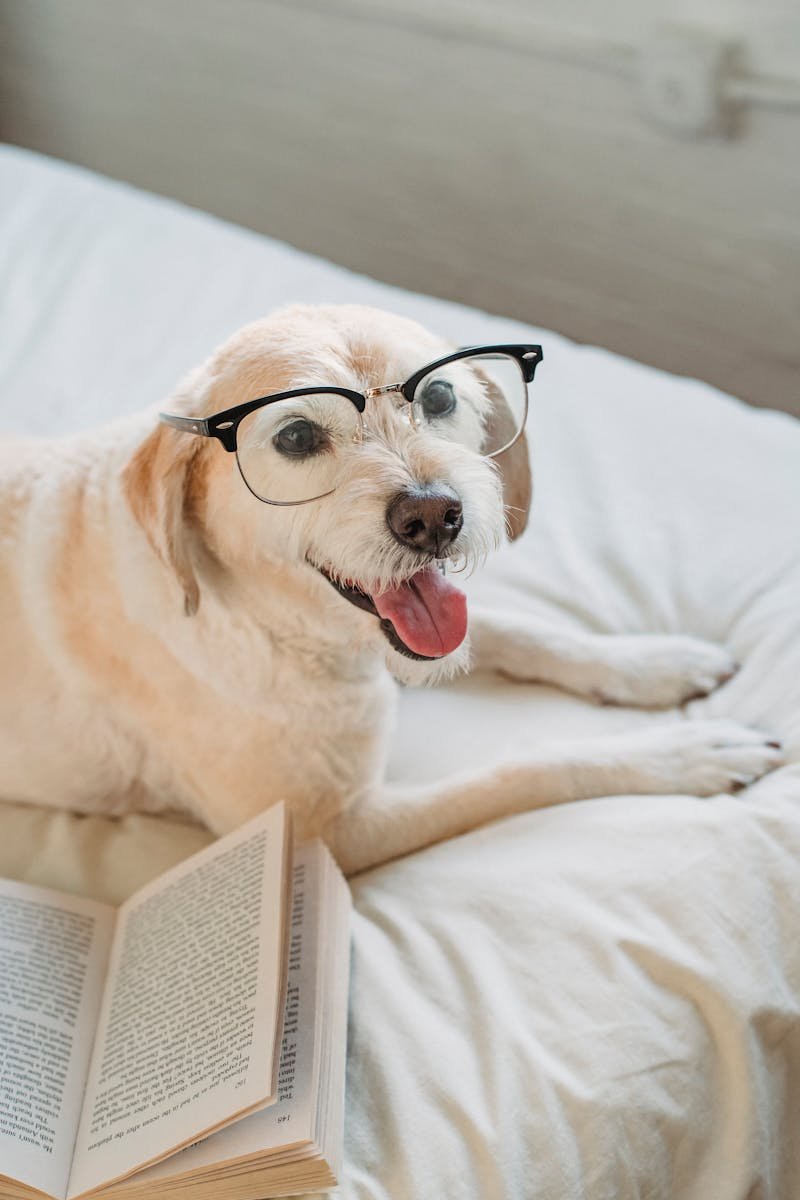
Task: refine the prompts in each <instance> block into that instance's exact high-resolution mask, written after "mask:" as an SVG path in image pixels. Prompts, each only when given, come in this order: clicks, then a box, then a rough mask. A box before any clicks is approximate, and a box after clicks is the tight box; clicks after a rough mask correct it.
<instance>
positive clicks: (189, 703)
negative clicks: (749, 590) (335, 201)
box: [0, 307, 780, 871]
mask: <svg viewBox="0 0 800 1200" xmlns="http://www.w3.org/2000/svg"><path fill="white" fill-rule="evenodd" d="M450 349H451V348H450V347H448V346H447V345H446V344H444V343H443V342H442V340H441V339H440V338H438V337H435V336H433V335H432V334H430V333H428V332H426V331H425V330H424V329H422V328H420V327H419V326H417V325H416V324H414V323H412V322H410V321H407V320H403V319H400V318H398V317H394V316H390V315H388V314H386V313H381V312H376V311H372V310H368V309H362V308H354V307H341V308H293V309H289V310H286V311H283V312H280V313H278V314H276V315H274V316H273V317H271V318H269V319H267V320H264V321H260V322H257V323H256V324H254V325H251V326H248V327H247V328H245V329H243V330H242V331H240V332H239V333H238V334H236V335H235V336H234V337H233V338H231V339H230V341H229V342H227V343H226V344H225V345H224V346H223V347H222V348H221V349H220V350H218V351H217V352H216V353H215V354H214V355H213V356H212V357H211V358H210V359H209V361H208V362H207V363H206V364H205V365H203V366H202V367H200V368H199V369H197V370H196V371H194V372H193V373H192V374H191V375H190V376H189V378H188V379H186V380H185V381H184V383H183V384H182V386H181V387H180V388H179V389H178V390H177V392H176V393H175V394H174V395H173V396H172V397H171V399H170V401H169V405H168V407H169V409H170V411H171V412H172V413H174V414H178V416H179V417H180V416H181V415H183V417H184V418H191V419H194V420H184V422H183V424H184V426H185V430H180V429H176V428H174V427H169V426H167V425H165V424H160V423H158V421H157V419H156V417H155V415H154V414H152V413H150V414H146V415H144V416H140V417H138V418H137V419H135V420H127V421H124V422H121V423H119V424H117V425H114V426H113V427H110V428H107V429H105V430H103V431H101V432H98V433H92V434H88V435H81V436H78V437H73V438H66V439H61V440H57V441H55V440H54V441H52V442H47V443H35V444H34V443H13V444H4V445H2V447H0V797H2V798H5V799H9V800H15V801H30V802H33V803H37V804H46V805H55V806H58V807H63V808H70V809H77V810H80V811H83V812H104V813H120V812H123V811H126V810H130V809H140V810H147V811H151V812H154V811H161V810H165V809H175V808H179V809H182V810H185V811H187V812H189V813H191V814H193V815H194V816H196V817H198V818H199V819H200V820H202V821H204V822H206V823H207V824H208V825H209V826H210V828H211V829H213V830H215V831H217V832H223V831H225V830H227V829H230V828H232V827H233V826H235V825H237V824H239V823H240V822H242V821H244V820H245V819H247V818H248V817H250V816H252V815H253V814H255V813H256V812H258V811H259V810H261V809H263V808H264V807H266V806H267V805H269V804H270V803H272V802H273V801H275V800H277V799H279V798H281V797H283V798H286V799H287V800H288V801H289V802H290V803H291V807H292V810H293V813H294V820H295V826H296V829H297V831H298V833H299V835H300V836H307V835H310V834H321V835H322V836H323V837H324V838H326V839H327V840H328V842H329V843H330V844H331V846H332V848H333V849H334V851H335V853H336V855H337V856H338V858H339V860H340V862H341V863H342V865H343V866H344V868H345V869H346V870H348V871H356V870H360V869H363V868H365V867H368V866H370V865H372V864H374V863H378V862H380V861H383V860H385V859H389V858H391V857H394V856H396V855H401V854H405V853H407V852H409V851H412V850H415V849H417V848H419V847H421V846H424V845H426V844H429V843H431V842H434V841H437V840H439V839H442V838H447V837H451V836H453V835H456V834H459V833H461V832H463V831H465V830H467V829H470V828H472V827H473V826H476V825H478V824H480V823H481V822H485V821H489V820H492V819H494V818H497V817H502V816H504V815H506V814H510V813H514V812H519V811H521V810H524V809H527V808H532V807H536V806H541V805H548V804H558V803H562V802H564V801H568V800H575V799H579V798H582V797H590V796H599V795H607V794H611V793H619V792H625V793H630V792H633V793H641V792H683V793H686V792H688V793H694V794H698V795H707V794H710V793H715V792H718V791H723V790H730V789H732V788H734V787H735V786H737V785H742V784H746V783H748V782H750V781H752V780H753V779H755V778H757V777H758V776H760V775H761V774H763V773H764V772H765V771H767V770H769V769H770V768H772V767H773V766H775V765H776V764H777V763H778V762H779V760H780V754H779V747H778V745H777V743H775V742H772V741H771V740H770V739H769V738H768V737H767V736H765V735H763V734H761V733H757V732H754V731H753V730H750V729H747V728H745V727H743V726H740V725H738V724H735V723H733V722H718V721H714V722H690V721H686V722H681V723H679V724H676V725H675V726H670V727H669V728H663V727H656V728H654V729H653V730H652V731H651V730H646V731H644V732H640V731H637V732H632V733H630V734H628V735H625V736H615V737H607V738H602V739H598V740H584V741H575V742H568V741H565V742H564V743H562V744H559V745H557V746H555V745H554V746H552V747H551V748H549V749H547V750H536V751H533V752H531V753H530V754H529V755H528V756H526V757H524V758H520V759H518V760H517V761H514V762H509V763H507V764H505V765H504V766H503V767H502V768H500V769H497V770H493V771H491V772H488V771H487V772H482V773H477V774H476V773H471V774H462V775H461V776H460V777H454V778H452V779H451V780H449V781H447V782H444V783H437V784H434V785H431V786H426V787H422V786H418V787H402V788H392V787H388V786H386V785H385V784H384V782H383V770H384V756H385V752H386V743H387V736H388V729H389V724H390V719H391V711H392V705H393V691H394V684H393V682H392V678H391V677H392V676H395V677H397V678H399V679H401V680H403V681H406V682H411V683H420V682H430V681H435V680H437V679H441V678H442V677H443V676H446V675H449V674H452V673H453V672H455V671H460V670H463V669H464V668H466V667H467V665H468V663H469V660H470V647H471V658H472V661H473V662H474V661H479V662H480V665H481V666H489V667H492V668H495V669H497V670H501V671H504V672H506V673H507V674H510V675H513V676H515V677H517V678H519V679H524V680H540V681H545V682H547V683H550V684H555V685H558V686H560V687H563V688H567V689H570V690H571V691H574V692H578V693H581V694H585V695H587V696H592V697H594V698H603V699H605V700H609V701H612V702H614V701H616V702H619V703H624V704H639V705H646V706H668V705H675V704H679V703H681V702H682V701H684V700H685V699H687V698H688V697H689V696H691V695H695V694H698V693H702V692H707V691H710V690H711V689H713V688H714V687H716V686H717V685H718V684H719V683H721V682H723V681H724V680H725V679H727V678H729V677H730V675H731V674H732V673H733V671H734V669H735V666H734V664H733V662H732V661H731V658H730V655H729V654H728V652H727V651H726V650H724V649H722V648H720V647H718V646H713V645H709V644H707V643H704V642H701V641H697V640H694V639H691V638H684V637H675V638H672V637H662V636H652V637H649V636H635V637H624V638H610V637H601V636H595V635H591V634H584V635H576V634H574V633H569V632H565V631H563V630H558V629H556V628H554V627H550V626H547V627H545V626H544V625H541V624H539V623H538V622H537V621H535V620H534V619H533V618H531V617H528V616H527V615H526V614H524V613H515V614H511V615H503V614H498V613H480V612H473V613H472V614H471V615H470V623H469V625H470V635H469V637H465V636H464V632H465V619H466V618H465V604H464V601H463V597H462V594H461V593H460V592H459V590H458V589H457V588H455V587H454V586H453V584H452V583H451V582H450V579H449V577H447V576H441V575H440V574H439V573H438V572H437V571H436V569H435V566H434V565H433V562H434V559H436V558H439V559H445V560H446V559H450V560H452V561H453V562H454V563H455V562H459V563H465V564H467V565H470V566H472V565H475V564H476V563H478V562H479V561H481V560H482V559H483V558H484V557H485V555H486V554H487V553H488V551H489V550H490V549H491V548H492V547H493V546H495V545H496V544H498V543H499V541H500V539H501V538H502V536H503V532H504V522H505V518H506V516H508V518H509V528H510V532H511V534H512V535H513V536H515V535H516V534H517V533H518V532H519V531H520V530H521V529H522V528H523V527H524V524H525V519H526V515H527V506H528V501H529V498H530V475H529V468H528V458H527V453H526V451H525V447H524V440H520V441H518V442H517V443H516V445H514V446H513V447H512V448H511V449H509V450H507V451H506V452H505V453H504V454H503V455H501V456H500V457H499V459H497V460H490V459H487V458H485V457H482V456H481V449H482V447H481V444H480V442H481V437H482V436H483V435H484V433H485V432H486V428H487V427H488V422H489V421H490V420H491V421H497V420H500V419H502V416H503V414H502V412H501V411H500V409H499V408H498V409H497V411H494V412H493V414H492V415H491V416H487V414H486V413H482V412H481V411H480V403H481V402H480V401H476V402H475V403H476V405H477V409H476V411H477V412H478V417H479V420H477V424H476V425H475V428H474V430H473V431H472V432H471V433H470V432H469V430H467V431H466V433H464V435H463V436H462V437H461V438H460V439H459V440H458V441H457V442H454V441H452V440H448V438H447V437H446V436H441V431H438V432H437V429H436V428H434V427H433V426H432V427H431V428H421V427H419V425H416V426H415V425H414V424H413V422H410V421H409V420H408V417H407V413H406V411H405V410H406V409H407V408H408V405H407V404H405V402H404V401H403V397H402V396H401V395H400V394H399V393H398V392H397V390H396V389H394V390H393V389H392V388H391V387H390V385H394V384H396V383H397V382H398V381H401V380H405V379H406V378H407V377H408V376H409V375H410V374H411V373H413V372H414V371H415V370H417V369H418V368H420V367H421V366H422V365H423V364H425V363H427V362H430V361H432V360H435V359H437V358H440V357H442V356H444V355H447V354H448V353H449V352H450ZM323 385H333V386H337V387H339V388H343V389H354V390H355V391H357V392H361V393H365V394H366V397H367V403H366V406H365V408H364V412H363V419H362V427H361V432H360V436H359V437H358V438H355V437H354V438H351V439H349V441H348V442H347V445H346V446H345V448H344V450H343V451H341V452H340V455H339V459H338V460H337V462H338V466H337V472H338V473H337V476H336V482H335V490H332V491H330V494H327V495H325V496H324V497H323V498H321V499H314V500H313V502H311V503H304V504H294V505H287V504H285V503H284V504H282V505H276V504H271V503H261V501H260V500H259V499H257V498H255V497H254V495H252V494H251V491H250V490H248V486H249V485H251V484H252V477H251V478H250V480H249V484H248V486H246V485H245V482H244V481H243V478H242V476H241V475H240V472H239V470H237V461H236V456H235V455H234V454H229V453H226V452H225V449H224V447H223V446H221V445H219V444H218V442H217V441H216V440H215V439H214V438H212V437H202V436H195V433H196V432H198V431H199V432H202V428H199V424H198V423H200V424H201V419H202V418H207V417H208V416H209V415H211V414H218V413H221V412H223V411H224V410H227V409H230V408H232V407H234V406H237V405H241V404H243V403H245V402H247V401H249V400H252V399H254V398H258V397H262V396H266V395H268V394H273V393H276V392H280V391H285V390H288V389H292V388H301V387H304V386H309V387H311V386H317V387H322V386H323ZM451 400H452V398H451ZM451 400H448V403H450V404H451V407H452V403H451ZM441 407H442V403H441V397H440V408H441ZM178 424H180V421H179V422H178ZM434 424H435V422H434ZM301 434H302V430H301ZM287 436H288V437H290V438H291V437H294V438H295V441H296V442H297V437H298V435H297V428H293V430H291V431H290V433H289V435H287ZM303 436H306V435H305V434H303ZM281 437H283V438H284V441H285V440H286V438H285V437H284V435H283V434H281ZM281 445H283V443H281ZM297 446H299V451H300V452H302V454H304V455H306V458H305V459H304V464H303V470H304V471H305V470H306V469H307V470H308V473H309V479H311V478H313V476H314V472H315V471H321V472H323V474H324V472H326V471H328V470H329V468H330V462H331V459H330V455H329V454H327V447H326V446H322V447H320V446H316V448H315V447H313V446H312V447H310V449H309V447H308V446H306V447H305V449H304V445H303V443H302V437H301V438H300V441H299V442H297ZM297 446H295V447H292V446H288V448H287V446H283V449H282V451H281V453H284V451H286V453H285V454H284V457H286V455H287V454H288V455H289V456H290V457H291V454H293V453H295V451H296V450H297ZM262 449H263V450H264V452H265V453H269V454H272V453H273V445H271V444H269V443H267V442H263V443H262ZM308 454H311V457H310V458H309V457H308ZM314 455H316V457H314ZM326 455H327V457H326ZM276 462H277V466H276V468H275V469H276V471H277V472H278V476H279V475H280V470H282V469H283V467H282V465H281V462H278V461H277V460H276ZM498 466H499V469H498ZM292 469H294V468H292ZM286 470H287V471H288V470H289V467H286ZM267 477H268V478H270V477H269V476H267ZM320 478H321V477H320ZM328 482H329V481H328ZM323 484H324V480H321V482H319V483H318V484H317V487H318V488H319V489H321V490H326V489H327V484H325V486H323ZM265 486H271V485H269V484H267V485H265ZM287 486H288V485H287ZM442 498H444V500H443V499H442ZM434 502H435V503H434ZM445 502H446V503H445ZM398 504H400V505H401V510H402V511H401V512H400V518H398V516H397V513H398V508H397V506H398ZM419 504H421V505H422V507H421V508H419V507H415V505H419ZM443 504H444V507H443ZM403 505H405V506H406V507H405V508H403V507H402V506H403ZM409 505H410V508H409V507H408V506H409ZM437 505H438V507H437ZM448 505H449V507H448ZM393 506H394V507H393ZM426 506H427V507H426ZM387 514H390V515H391V519H390V517H389V516H387ZM387 668H388V670H387Z"/></svg>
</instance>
